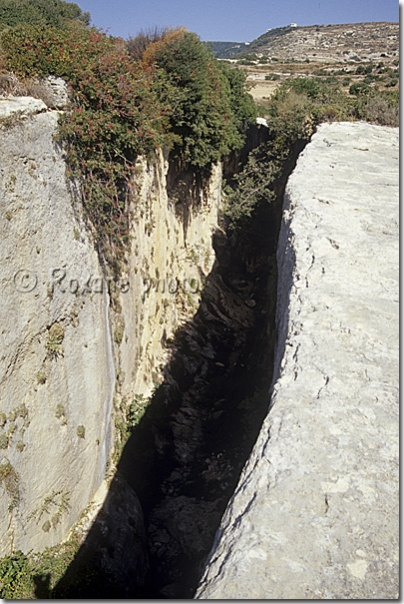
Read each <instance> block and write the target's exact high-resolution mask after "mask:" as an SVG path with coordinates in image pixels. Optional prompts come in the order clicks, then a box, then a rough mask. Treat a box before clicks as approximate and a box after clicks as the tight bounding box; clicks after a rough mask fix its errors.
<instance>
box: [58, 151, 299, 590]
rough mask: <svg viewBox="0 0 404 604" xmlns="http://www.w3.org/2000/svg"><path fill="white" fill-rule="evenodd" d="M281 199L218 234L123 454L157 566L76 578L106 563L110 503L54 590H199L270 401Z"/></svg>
mask: <svg viewBox="0 0 404 604" xmlns="http://www.w3.org/2000/svg"><path fill="white" fill-rule="evenodd" d="M299 150H300V149H299ZM297 155H298V150H297V149H296V152H295V160H296V157H297ZM292 168H293V161H290V162H289V164H288V170H290V171H291V170H292ZM286 176H287V174H285V175H284V181H285V182H286ZM177 180H178V181H181V178H180V175H178V174H177ZM191 186H193V182H191ZM193 197H195V191H194V190H193V193H192V198H193ZM281 202H282V189H281V188H280V189H279V194H278V197H277V200H276V201H275V202H274V203H272V204H268V203H261V204H260V205H259V206H258V208H257V210H256V211H255V213H254V215H253V217H252V219H251V220H250V223H249V224H248V226H247V230H246V231H245V232H241V233H239V234H238V235H234V234H233V235H226V234H225V233H224V231H221V230H216V232H215V233H214V235H213V247H214V249H215V253H216V259H215V262H214V264H213V266H212V269H211V271H210V273H209V274H208V275H207V276H206V280H205V283H204V286H203V289H202V291H201V294H200V303H199V306H198V308H197V309H196V312H195V314H194V316H193V317H192V318H191V319H190V320H188V321H186V322H184V323H183V324H182V326H181V327H180V328H179V329H177V331H176V332H175V333H174V335H173V336H172V337H170V354H169V357H168V362H167V363H166V364H165V366H164V368H163V370H162V373H161V375H162V379H161V381H160V382H159V384H158V385H157V386H156V389H155V391H154V393H153V395H152V397H151V400H150V403H149V405H148V407H147V410H146V412H145V414H144V415H143V417H142V419H141V421H140V422H139V424H138V425H137V426H135V428H134V429H133V430H132V433H131V435H130V437H129V440H128V442H127V444H126V445H125V448H124V450H123V452H122V455H121V457H120V460H119V462H118V465H117V476H121V477H122V479H123V480H124V481H125V483H126V484H127V485H128V487H127V488H129V489H130V490H132V489H133V492H134V493H136V495H137V497H138V498H139V502H140V505H141V507H142V510H143V515H144V526H145V535H144V539H143V541H142V543H143V545H142V546H141V549H142V550H143V553H142V556H143V557H144V560H145V561H146V560H148V562H147V564H145V565H144V566H143V567H141V568H140V567H139V565H138V566H137V569H138V576H136V577H133V576H132V577H131V579H130V580H129V578H128V574H129V575H130V572H131V571H130V565H131V564H133V556H132V555H131V556H129V558H128V559H125V560H122V563H123V564H126V565H127V568H126V569H123V571H122V573H121V577H122V580H121V581H120V580H119V579H117V576H116V573H115V576H114V578H111V581H110V582H109V579H108V575H107V579H106V580H102V581H101V582H100V577H99V576H98V577H97V579H96V583H97V584H95V583H94V582H91V584H90V585H88V584H84V583H85V580H83V582H82V583H80V582H77V580H76V581H75V580H74V579H73V578H74V577H76V578H77V576H80V574H81V575H82V576H83V577H86V576H87V574H88V569H89V568H93V569H94V567H95V568H98V569H100V564H99V562H96V559H97V557H99V550H100V547H102V546H101V544H100V542H99V532H100V531H102V530H104V532H105V530H106V529H105V526H106V527H108V518H107V517H105V514H104V515H103V512H102V511H101V512H100V514H99V516H98V519H97V520H96V522H95V525H94V527H93V528H92V529H91V530H90V532H89V534H88V536H87V539H86V541H85V543H84V544H83V546H82V548H81V551H80V552H79V555H78V556H77V559H76V561H75V562H74V563H73V565H72V566H71V568H70V569H69V570H68V572H67V573H66V576H65V577H64V579H62V581H61V582H60V583H59V585H58V586H57V587H56V589H55V590H54V592H53V593H54V594H58V593H59V594H61V593H63V594H64V596H63V597H86V595H89V594H91V596H92V597H95V595H97V593H98V592H99V593H100V595H101V594H108V593H110V594H111V597H112V596H113V597H148V598H154V597H157V598H178V597H179V598H187V597H192V595H193V593H194V591H195V588H196V585H197V582H198V579H199V576H200V574H201V572H202V569H203V564H204V561H205V558H206V556H207V555H208V553H209V550H210V548H211V546H212V543H213V540H214V536H215V532H216V529H217V527H218V525H219V522H220V518H221V516H222V514H223V511H224V509H225V507H226V505H227V502H228V500H229V498H230V497H231V496H232V495H233V493H234V490H235V487H236V484H237V481H238V478H239V474H240V472H241V469H242V467H243V465H244V463H245V461H246V459H247V458H248V455H249V452H250V450H251V447H252V445H253V443H254V441H255V439H256V436H257V434H258V431H259V428H260V425H261V422H262V419H263V417H264V416H265V414H266V412H267V409H268V404H269V398H268V390H269V385H270V381H271V366H272V363H273V349H274V341H275V337H276V335H275V330H274V311H275V297H276V269H275V261H274V259H275V254H276V247H277V235H278V231H279V227H280V215H281V213H280V206H281ZM257 233H264V236H262V235H261V236H259V235H258V236H257ZM111 497H112V498H113V497H114V495H113V494H112V495H111ZM250 505H251V502H249V503H248V505H247V507H250ZM240 518H241V517H240ZM102 527H104V528H102ZM137 547H138V548H139V544H138V545H137ZM112 549H113V548H112ZM111 551H112V550H111ZM138 553H139V552H138ZM106 568H108V564H107V563H106ZM94 590H96V591H94ZM94 594H95V595H94ZM103 597H105V595H104V596H103Z"/></svg>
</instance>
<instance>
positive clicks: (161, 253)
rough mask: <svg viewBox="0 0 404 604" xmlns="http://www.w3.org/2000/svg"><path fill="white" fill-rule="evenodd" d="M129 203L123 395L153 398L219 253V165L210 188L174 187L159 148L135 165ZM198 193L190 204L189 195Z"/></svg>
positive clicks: (183, 181)
mask: <svg viewBox="0 0 404 604" xmlns="http://www.w3.org/2000/svg"><path fill="white" fill-rule="evenodd" d="M137 167H138V172H139V175H138V178H137V184H136V186H137V193H136V195H135V196H134V202H133V204H132V208H131V211H132V229H131V236H132V243H131V253H130V254H129V258H128V260H129V261H128V266H127V271H126V279H127V284H128V287H127V289H126V288H125V287H124V285H125V283H124V282H123V287H122V288H121V295H120V304H121V306H122V317H123V320H124V324H125V332H124V338H123V340H122V343H121V345H120V348H119V355H120V361H121V371H122V376H123V378H122V381H123V384H122V393H123V394H124V395H126V396H129V395H130V394H135V395H145V396H148V395H149V394H150V393H151V392H152V391H153V390H154V388H155V387H156V385H158V384H159V383H161V382H162V381H163V375H162V369H163V367H164V365H165V364H166V362H167V359H168V356H169V354H170V348H169V346H167V345H166V344H167V343H168V342H169V341H170V339H171V338H172V336H173V334H174V332H175V330H176V329H177V328H178V327H179V326H180V325H182V324H183V323H184V322H185V321H187V320H188V319H189V318H190V317H192V316H193V314H195V312H196V310H197V308H198V305H199V302H200V292H201V290H202V287H203V282H204V278H205V277H206V276H207V275H208V274H209V272H210V270H211V268H212V266H213V263H214V260H215V253H214V250H213V247H212V234H213V231H214V230H215V229H216V228H217V220H218V211H219V203H220V195H221V166H220V165H216V166H213V167H212V174H211V177H210V179H209V182H208V183H207V186H206V188H205V190H204V191H203V190H202V187H200V186H195V188H194V191H193V190H192V189H193V183H192V182H191V183H190V182H189V180H190V175H189V174H182V175H179V178H178V182H177V183H176V185H175V186H173V187H171V188H170V187H169V186H168V180H169V174H168V172H169V165H168V162H167V160H166V159H165V158H164V156H163V154H162V153H161V151H160V152H159V153H158V154H157V157H156V160H155V162H154V163H148V162H147V161H146V160H144V159H139V162H138V165H137ZM193 194H194V200H193V203H190V198H192V196H193Z"/></svg>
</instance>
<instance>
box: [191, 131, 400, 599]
mask: <svg viewBox="0 0 404 604" xmlns="http://www.w3.org/2000/svg"><path fill="white" fill-rule="evenodd" d="M398 209H399V204H398V129H392V128H382V127H376V126H371V125H368V124H365V123H356V124H351V123H335V124H324V125H322V126H320V127H319V129H318V131H317V133H316V134H315V135H314V136H313V138H312V141H311V143H310V144H309V145H308V146H307V147H306V149H305V150H304V152H303V153H302V154H301V156H300V158H299V160H298V163H297V166H296V168H295V170H294V172H293V174H292V175H291V177H290V178H289V181H288V185H287V189H286V193H285V201H284V217H283V224H282V228H281V233H280V241H279V248H278V269H279V279H278V303H277V325H278V347H277V356H276V361H275V372H274V386H273V392H272V398H271V410H270V412H269V414H268V415H267V417H266V419H265V421H264V424H263V427H262V429H261V432H260V435H259V438H258V440H257V443H256V445H255V448H254V450H253V452H252V454H251V457H250V459H249V461H248V462H247V464H246V466H245V468H244V471H243V474H242V476H241V478H240V481H239V484H238V487H237V489H236V492H235V494H234V496H233V498H232V500H231V501H230V503H229V505H228V507H227V510H226V512H225V514H224V517H223V519H222V523H221V526H220V529H219V530H218V533H217V535H216V540H215V544H214V546H213V548H212V552H211V554H210V557H209V559H208V561H207V564H206V568H205V572H204V575H203V577H202V580H201V583H200V587H199V589H198V591H197V595H196V597H197V598H199V599H340V598H355V599H356V598H363V599H367V598H368V599H374V598H378V599H383V598H396V597H398V251H399V241H398Z"/></svg>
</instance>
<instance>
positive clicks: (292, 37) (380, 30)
mask: <svg viewBox="0 0 404 604" xmlns="http://www.w3.org/2000/svg"><path fill="white" fill-rule="evenodd" d="M214 44H215V48H217V52H216V56H217V57H218V58H232V57H234V58H239V57H240V54H249V55H251V54H257V56H258V57H260V56H264V57H270V58H272V59H274V58H275V59H280V60H282V61H285V60H296V61H307V60H309V61H315V62H324V63H341V62H349V61H358V62H359V61H361V60H364V61H370V60H377V59H378V58H380V57H382V58H385V59H389V58H390V59H394V58H397V57H398V56H399V24H398V23H385V22H382V23H351V24H340V25H310V26H302V27H299V26H298V27H291V26H287V27H279V28H276V29H271V30H268V31H267V32H266V33H264V34H263V35H262V36H260V37H259V38H257V39H256V40H254V41H253V42H251V44H249V45H248V46H246V45H245V44H244V45H243V46H244V48H243V49H240V48H237V50H236V51H235V52H234V51H232V50H231V43H218V42H215V43H214ZM220 44H228V46H227V47H226V48H223V52H222V50H221V47H220Z"/></svg>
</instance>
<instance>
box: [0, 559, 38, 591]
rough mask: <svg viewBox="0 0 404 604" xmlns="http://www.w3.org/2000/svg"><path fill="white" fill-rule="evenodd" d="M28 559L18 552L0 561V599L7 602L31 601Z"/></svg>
mask: <svg viewBox="0 0 404 604" xmlns="http://www.w3.org/2000/svg"><path fill="white" fill-rule="evenodd" d="M32 588H33V581H32V575H31V566H30V563H29V560H28V557H27V556H26V555H25V554H23V552H22V551H20V550H18V551H17V552H15V553H14V554H12V555H10V556H5V557H4V558H2V559H1V560H0V597H1V598H4V599H7V600H25V599H31V597H30V596H31V595H32V591H33V589H32Z"/></svg>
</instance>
